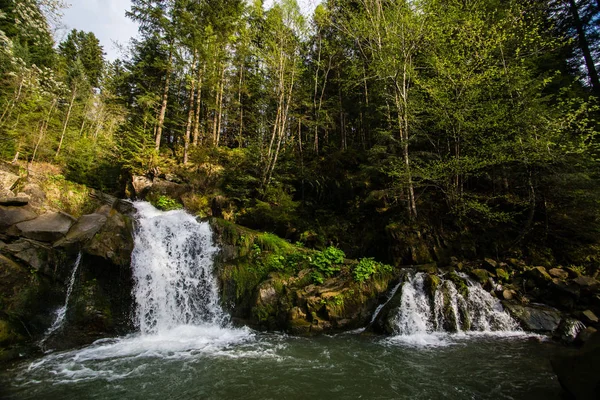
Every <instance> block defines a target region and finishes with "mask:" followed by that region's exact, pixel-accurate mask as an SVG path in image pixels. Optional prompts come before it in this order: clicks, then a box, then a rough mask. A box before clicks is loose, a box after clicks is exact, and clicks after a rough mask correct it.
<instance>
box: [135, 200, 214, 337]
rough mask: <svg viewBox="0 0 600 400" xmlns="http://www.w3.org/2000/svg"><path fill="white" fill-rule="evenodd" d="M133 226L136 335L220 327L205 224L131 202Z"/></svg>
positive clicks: (179, 213) (183, 214)
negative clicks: (195, 327) (203, 326)
mask: <svg viewBox="0 0 600 400" xmlns="http://www.w3.org/2000/svg"><path fill="white" fill-rule="evenodd" d="M135 207H136V209H137V211H138V219H137V222H138V226H137V230H136V233H135V238H134V239H135V247H134V251H133V253H132V257H131V264H132V270H133V276H134V280H135V287H134V298H135V301H136V303H137V311H136V321H135V322H136V324H137V326H138V327H139V329H140V331H141V333H142V334H156V333H161V332H165V331H168V330H171V329H174V328H176V327H180V326H185V325H188V326H190V325H191V326H198V325H203V324H209V325H217V326H218V325H223V324H224V323H225V321H226V314H225V313H224V312H223V310H222V309H221V307H220V305H219V292H218V286H217V281H216V279H215V277H214V274H213V256H214V255H215V253H216V252H217V250H218V249H217V247H215V246H214V244H213V241H212V232H211V229H210V226H209V225H208V223H200V222H198V221H197V220H196V218H195V217H193V216H192V215H190V214H188V213H186V212H185V211H182V210H176V211H169V212H161V211H159V210H157V209H155V208H154V207H152V206H151V205H150V204H148V203H143V202H139V203H135Z"/></svg>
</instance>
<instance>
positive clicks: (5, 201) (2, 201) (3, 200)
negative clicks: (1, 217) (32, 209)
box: [0, 193, 29, 207]
mask: <svg viewBox="0 0 600 400" xmlns="http://www.w3.org/2000/svg"><path fill="white" fill-rule="evenodd" d="M27 204H29V196H27V195H26V194H24V193H19V194H18V195H16V196H9V197H0V206H15V207H21V206H26V205H27Z"/></svg>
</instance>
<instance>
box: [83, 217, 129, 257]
mask: <svg viewBox="0 0 600 400" xmlns="http://www.w3.org/2000/svg"><path fill="white" fill-rule="evenodd" d="M83 250H84V252H86V253H88V254H90V255H93V256H97V257H101V258H104V259H105V260H108V261H111V262H112V263H113V264H115V265H118V266H120V267H127V266H128V265H129V264H130V262H131V252H132V251H133V227H132V224H131V220H130V219H129V218H128V217H126V216H124V215H123V214H119V213H114V214H112V215H109V216H108V218H107V220H106V223H105V224H104V225H103V226H102V228H101V229H100V230H99V231H98V232H97V233H96V235H94V237H93V238H92V239H91V240H90V241H88V242H87V244H86V245H85V246H84V248H83Z"/></svg>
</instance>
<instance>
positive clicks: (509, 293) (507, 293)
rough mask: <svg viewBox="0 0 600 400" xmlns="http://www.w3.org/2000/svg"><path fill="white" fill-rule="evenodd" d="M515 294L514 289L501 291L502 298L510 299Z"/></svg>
mask: <svg viewBox="0 0 600 400" xmlns="http://www.w3.org/2000/svg"><path fill="white" fill-rule="evenodd" d="M516 296H517V293H516V292H515V291H514V290H510V289H505V290H503V291H502V297H503V298H504V300H512V299H514V298H515V297H516Z"/></svg>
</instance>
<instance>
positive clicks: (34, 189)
mask: <svg viewBox="0 0 600 400" xmlns="http://www.w3.org/2000/svg"><path fill="white" fill-rule="evenodd" d="M22 192H23V193H25V194H27V195H28V196H29V204H31V205H32V206H34V207H41V206H42V205H44V203H46V193H45V192H44V191H43V190H42V188H41V187H40V186H39V185H36V184H35V183H28V184H26V185H25V186H24V187H23V189H22Z"/></svg>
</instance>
